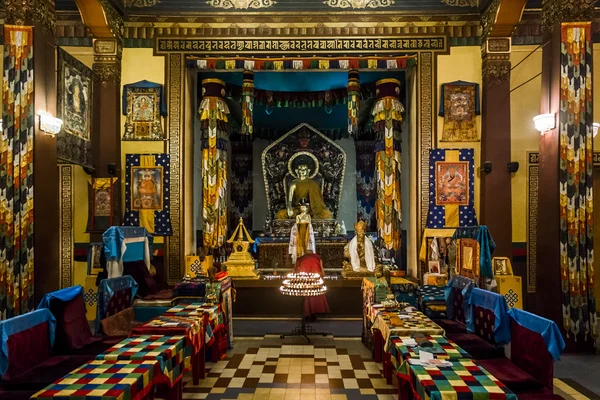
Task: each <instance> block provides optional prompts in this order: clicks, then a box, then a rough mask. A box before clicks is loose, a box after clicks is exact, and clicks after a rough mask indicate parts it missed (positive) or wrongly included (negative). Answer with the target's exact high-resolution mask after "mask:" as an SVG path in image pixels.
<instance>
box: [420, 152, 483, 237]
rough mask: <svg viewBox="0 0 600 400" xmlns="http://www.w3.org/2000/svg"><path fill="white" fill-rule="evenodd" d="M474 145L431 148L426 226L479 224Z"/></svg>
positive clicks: (445, 226) (453, 226)
mask: <svg viewBox="0 0 600 400" xmlns="http://www.w3.org/2000/svg"><path fill="white" fill-rule="evenodd" d="M474 174H475V167H474V150H473V149H432V150H430V153H429V212H428V214H427V228H457V227H466V226H475V225H477V217H476V216H475V207H474V201H473V199H474V190H475V189H474V187H473V179H474Z"/></svg>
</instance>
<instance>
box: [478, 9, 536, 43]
mask: <svg viewBox="0 0 600 400" xmlns="http://www.w3.org/2000/svg"><path fill="white" fill-rule="evenodd" d="M525 4H527V0H495V1H493V2H492V3H491V4H490V6H489V7H488V8H487V10H485V12H484V13H483V15H482V16H481V23H482V25H483V39H484V41H485V39H487V38H488V37H510V36H512V33H513V31H514V30H515V27H516V26H517V24H518V23H519V22H520V21H521V17H522V16H523V10H524V9H525Z"/></svg>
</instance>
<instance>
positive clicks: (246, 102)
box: [241, 71, 254, 136]
mask: <svg viewBox="0 0 600 400" xmlns="http://www.w3.org/2000/svg"><path fill="white" fill-rule="evenodd" d="M253 116H254V72H252V71H244V82H243V83H242V132H241V133H242V135H248V136H252V130H253V129H252V128H253Z"/></svg>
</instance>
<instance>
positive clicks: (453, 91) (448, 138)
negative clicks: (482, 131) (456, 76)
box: [439, 81, 481, 142]
mask: <svg viewBox="0 0 600 400" xmlns="http://www.w3.org/2000/svg"><path fill="white" fill-rule="evenodd" d="M480 113H481V110H480V106H479V85H478V84H477V83H472V82H463V81H456V82H450V83H444V84H443V85H442V88H441V91H440V112H439V116H440V117H444V128H443V131H442V139H441V141H442V142H476V141H479V136H478V134H477V122H476V119H475V116H476V115H479V114H480Z"/></svg>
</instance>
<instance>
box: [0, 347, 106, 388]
mask: <svg viewBox="0 0 600 400" xmlns="http://www.w3.org/2000/svg"><path fill="white" fill-rule="evenodd" d="M94 358H95V356H93V355H89V356H54V357H50V358H49V359H47V360H46V361H44V362H42V363H41V364H39V365H37V366H35V367H33V368H31V369H29V370H27V371H25V372H24V373H22V374H20V375H17V376H15V377H13V378H12V379H11V380H10V381H2V382H0V391H14V390H16V391H20V390H35V391H38V390H41V389H43V388H44V387H46V386H48V385H49V384H51V383H52V382H54V381H56V380H57V379H59V378H62V377H63V376H65V375H67V374H68V373H69V372H71V371H73V370H74V369H75V368H78V367H80V366H81V365H83V364H85V363H86V362H88V361H92V360H93V359H94Z"/></svg>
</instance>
